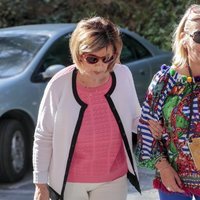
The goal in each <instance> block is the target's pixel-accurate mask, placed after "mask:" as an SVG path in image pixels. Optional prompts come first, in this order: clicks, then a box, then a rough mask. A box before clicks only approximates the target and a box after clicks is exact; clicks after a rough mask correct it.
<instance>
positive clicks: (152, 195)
mask: <svg viewBox="0 0 200 200" xmlns="http://www.w3.org/2000/svg"><path fill="white" fill-rule="evenodd" d="M138 173H139V181H140V187H141V190H142V193H141V194H140V193H138V192H137V191H136V190H135V189H134V188H133V187H132V186H131V185H129V191H128V196H127V200H159V197H158V192H157V190H155V189H153V186H152V180H153V177H154V171H153V170H148V169H141V168H139V169H138Z"/></svg>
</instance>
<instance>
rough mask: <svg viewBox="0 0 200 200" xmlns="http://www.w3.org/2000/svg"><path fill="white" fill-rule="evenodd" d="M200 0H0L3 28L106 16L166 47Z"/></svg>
mask: <svg viewBox="0 0 200 200" xmlns="http://www.w3.org/2000/svg"><path fill="white" fill-rule="evenodd" d="M193 3H200V0H171V1H164V0H142V1H139V0H93V1H91V0H77V1H75V0H0V10H1V13H0V27H7V26H14V25H21V24H36V23H56V22H78V21H80V20H81V19H83V18H87V17H91V16H95V15H96V16H103V17H106V18H109V19H111V20H112V21H113V22H114V23H116V24H118V25H119V26H121V27H125V28H129V29H130V30H133V31H136V32H137V33H139V34H140V35H142V36H144V37H145V38H147V39H148V40H149V41H151V42H152V43H153V44H155V45H158V46H159V47H160V48H162V49H165V50H170V49H171V38H172V33H173V31H174V28H175V26H176V24H177V23H178V22H179V20H180V18H181V16H182V15H183V14H184V12H185V10H186V8H187V7H188V6H189V5H190V4H193Z"/></svg>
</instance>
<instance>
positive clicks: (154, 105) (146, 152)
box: [136, 70, 168, 169]
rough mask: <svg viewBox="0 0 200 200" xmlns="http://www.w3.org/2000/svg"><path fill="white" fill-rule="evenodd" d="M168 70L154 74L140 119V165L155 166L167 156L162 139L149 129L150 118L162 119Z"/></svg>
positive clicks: (137, 155) (138, 150)
mask: <svg viewBox="0 0 200 200" xmlns="http://www.w3.org/2000/svg"><path fill="white" fill-rule="evenodd" d="M167 78H168V76H166V70H165V71H163V70H160V71H159V72H158V73H157V74H155V75H154V77H153V79H152V81H151V83H150V85H149V88H148V90H147V93H146V97H145V101H144V103H143V106H142V111H141V116H140V119H139V125H138V128H137V132H138V144H137V148H136V157H137V161H138V165H139V166H140V167H146V168H150V169H154V168H155V163H156V162H157V161H158V160H159V159H160V158H161V157H163V156H165V151H164V147H163V145H162V141H161V140H155V139H154V138H153V136H152V133H151V131H150V129H149V126H148V125H149V124H148V120H150V119H152V120H155V121H162V120H163V119H162V105H163V102H164V100H165V97H166V95H167V91H166V87H167V84H168V83H167Z"/></svg>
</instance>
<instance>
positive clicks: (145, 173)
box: [0, 169, 159, 200]
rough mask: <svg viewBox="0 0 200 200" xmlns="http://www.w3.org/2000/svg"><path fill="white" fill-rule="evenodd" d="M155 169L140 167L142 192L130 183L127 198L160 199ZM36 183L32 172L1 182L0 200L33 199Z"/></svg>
mask: <svg viewBox="0 0 200 200" xmlns="http://www.w3.org/2000/svg"><path fill="white" fill-rule="evenodd" d="M153 177H154V171H151V170H147V169H139V179H140V186H141V189H142V194H140V193H138V192H137V191H136V190H135V189H134V188H133V186H131V185H129V191H128V196H127V200H159V198H158V193H157V190H155V189H153V188H152V179H153ZM33 194H34V185H33V183H32V172H29V173H28V174H27V176H26V177H25V178H24V179H23V180H21V181H19V182H17V183H14V184H0V200H33Z"/></svg>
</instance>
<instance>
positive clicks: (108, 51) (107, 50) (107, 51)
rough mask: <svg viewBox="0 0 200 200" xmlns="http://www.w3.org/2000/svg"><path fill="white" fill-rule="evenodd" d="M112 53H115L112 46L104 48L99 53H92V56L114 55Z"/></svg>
mask: <svg viewBox="0 0 200 200" xmlns="http://www.w3.org/2000/svg"><path fill="white" fill-rule="evenodd" d="M112 53H113V47H112V45H109V46H107V47H104V48H102V49H100V50H98V51H95V52H92V54H94V55H107V54H112Z"/></svg>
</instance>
